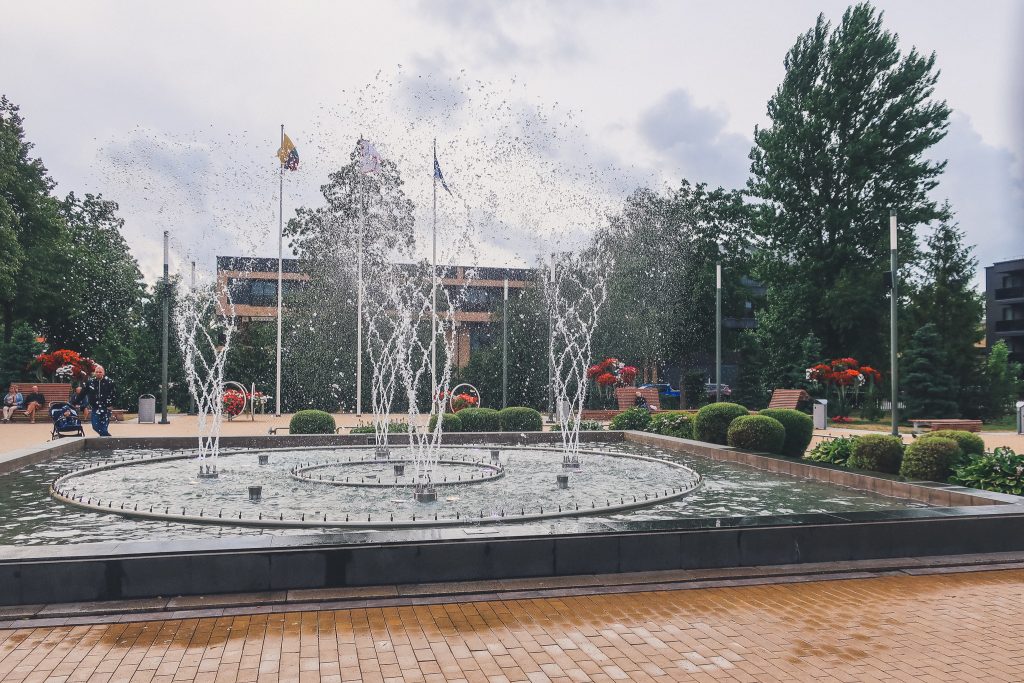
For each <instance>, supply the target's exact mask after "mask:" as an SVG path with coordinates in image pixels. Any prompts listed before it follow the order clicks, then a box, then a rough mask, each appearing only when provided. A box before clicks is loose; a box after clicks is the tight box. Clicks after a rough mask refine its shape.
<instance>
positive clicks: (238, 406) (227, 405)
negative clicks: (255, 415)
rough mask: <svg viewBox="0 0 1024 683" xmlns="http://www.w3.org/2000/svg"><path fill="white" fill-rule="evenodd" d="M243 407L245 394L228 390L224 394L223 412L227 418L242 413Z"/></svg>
mask: <svg viewBox="0 0 1024 683" xmlns="http://www.w3.org/2000/svg"><path fill="white" fill-rule="evenodd" d="M244 406H245V394H243V393H242V392H241V391H238V390H237V389H228V390H227V391H225V392H224V412H225V413H226V414H227V416H228V417H229V418H231V417H235V416H236V415H238V414H240V413H241V412H242V408H243V407H244Z"/></svg>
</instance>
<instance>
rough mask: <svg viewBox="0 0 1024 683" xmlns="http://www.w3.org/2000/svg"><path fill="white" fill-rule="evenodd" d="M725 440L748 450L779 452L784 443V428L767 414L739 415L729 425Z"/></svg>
mask: <svg viewBox="0 0 1024 683" xmlns="http://www.w3.org/2000/svg"><path fill="white" fill-rule="evenodd" d="M726 441H727V442H728V444H729V445H730V446H735V447H736V448H743V449H745V450H748V451H763V452H765V453H781V452H782V446H783V445H784V444H785V443H786V428H785V427H783V426H782V423H781V422H779V421H778V420H776V419H775V418H774V417H768V416H767V415H740V416H739V417H737V418H736V419H735V420H733V421H732V423H731V424H730V425H729V430H728V431H727V432H726Z"/></svg>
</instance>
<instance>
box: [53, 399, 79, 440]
mask: <svg viewBox="0 0 1024 683" xmlns="http://www.w3.org/2000/svg"><path fill="white" fill-rule="evenodd" d="M50 417H51V418H53V431H52V432H51V433H50V441H53V440H55V439H59V438H61V437H62V436H85V430H84V429H82V421H81V420H79V419H78V413H77V412H76V411H75V409H74V408H72V407H71V405H70V404H69V403H53V404H51V405H50Z"/></svg>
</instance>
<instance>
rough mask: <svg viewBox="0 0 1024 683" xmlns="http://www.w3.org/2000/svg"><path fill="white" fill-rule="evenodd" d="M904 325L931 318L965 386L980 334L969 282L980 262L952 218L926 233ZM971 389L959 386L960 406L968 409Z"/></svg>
mask: <svg viewBox="0 0 1024 683" xmlns="http://www.w3.org/2000/svg"><path fill="white" fill-rule="evenodd" d="M925 243H926V245H927V250H926V251H925V252H924V254H923V256H922V259H921V262H920V265H919V268H918V278H917V280H916V282H915V283H914V284H913V285H912V289H911V295H910V297H911V306H910V310H909V311H908V315H907V322H908V324H906V325H903V327H904V329H911V330H913V329H917V328H919V327H921V326H922V325H924V324H926V323H932V324H934V326H935V331H936V332H937V333H938V337H939V345H940V348H941V350H942V352H943V354H944V355H945V356H946V362H947V366H948V368H949V372H950V374H951V375H952V376H953V378H954V380H955V381H956V383H957V385H958V386H960V387H961V388H965V387H969V386H970V385H971V384H972V382H973V381H974V380H975V378H976V376H977V371H978V362H977V361H978V358H979V356H980V353H979V349H978V347H977V343H978V341H979V340H980V339H981V338H982V337H983V336H984V330H983V329H982V324H981V321H982V315H983V313H984V303H983V298H982V296H981V295H980V294H979V293H978V292H977V291H976V290H975V289H974V287H973V285H972V282H973V280H974V276H975V271H976V270H977V268H978V260H977V259H976V258H975V257H974V254H973V251H974V247H972V246H969V245H965V244H964V235H963V232H962V231H961V230H960V228H959V227H958V226H957V224H956V223H952V222H950V221H941V222H940V223H939V224H938V226H937V227H936V228H935V230H934V231H933V232H932V233H931V234H930V235H929V236H928V237H927V238H926V240H925ZM970 396H971V392H969V391H967V392H964V391H961V393H960V400H961V405H960V407H961V412H964V411H968V412H970V406H969V401H970Z"/></svg>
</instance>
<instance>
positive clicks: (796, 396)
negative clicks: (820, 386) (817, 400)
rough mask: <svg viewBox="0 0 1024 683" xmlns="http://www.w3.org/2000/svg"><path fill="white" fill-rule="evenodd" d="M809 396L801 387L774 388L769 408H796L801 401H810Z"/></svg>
mask: <svg viewBox="0 0 1024 683" xmlns="http://www.w3.org/2000/svg"><path fill="white" fill-rule="evenodd" d="M810 400H811V397H810V394H808V393H807V392H806V391H804V390H803V389H776V390H775V391H773V392H772V400H771V401H769V402H768V407H769V408H791V409H792V410H796V409H797V407H798V406H799V405H800V402H801V401H810Z"/></svg>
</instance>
